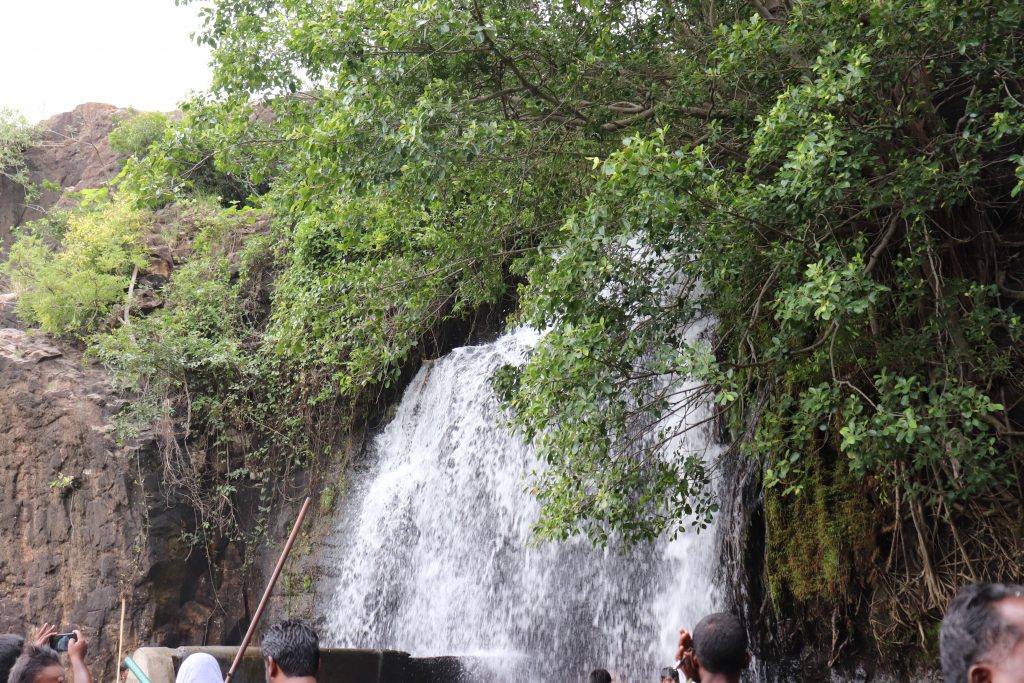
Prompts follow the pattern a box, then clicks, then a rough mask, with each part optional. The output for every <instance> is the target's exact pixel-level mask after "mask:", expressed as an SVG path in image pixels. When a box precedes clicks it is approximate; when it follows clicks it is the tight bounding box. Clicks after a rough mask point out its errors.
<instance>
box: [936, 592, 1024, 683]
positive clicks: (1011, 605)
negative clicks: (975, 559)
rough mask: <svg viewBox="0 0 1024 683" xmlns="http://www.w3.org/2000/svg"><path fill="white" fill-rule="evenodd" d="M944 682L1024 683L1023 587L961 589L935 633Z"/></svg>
mask: <svg viewBox="0 0 1024 683" xmlns="http://www.w3.org/2000/svg"><path fill="white" fill-rule="evenodd" d="M939 657H940V660H941V662H942V678H943V680H944V681H945V682H946V683H1024V586H1019V585H1013V584H1003V583H976V584H970V585H967V586H964V587H963V588H961V589H960V591H959V592H958V593H957V594H956V596H955V597H954V598H953V600H952V601H951V602H950V603H949V607H948V608H947V609H946V614H945V616H944V617H943V618H942V627H941V628H940V630H939Z"/></svg>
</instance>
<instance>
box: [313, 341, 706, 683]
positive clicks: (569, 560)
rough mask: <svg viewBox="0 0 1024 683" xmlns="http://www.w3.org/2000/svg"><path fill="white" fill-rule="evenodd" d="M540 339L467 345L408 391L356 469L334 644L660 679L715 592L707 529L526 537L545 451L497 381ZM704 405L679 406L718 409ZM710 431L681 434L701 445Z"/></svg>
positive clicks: (549, 672) (347, 509) (334, 607)
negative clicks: (650, 535)
mask: <svg viewBox="0 0 1024 683" xmlns="http://www.w3.org/2000/svg"><path fill="white" fill-rule="evenodd" d="M536 340H537V334H536V333H535V332H531V331H528V330H522V331H518V332H514V333H511V334H507V335H505V336H503V337H502V338H500V339H498V340H497V341H496V342H494V343H491V344H486V345H482V346H472V347H464V348H460V349H456V350H455V351H453V352H451V353H450V354H448V355H447V356H445V357H444V358H442V359H440V360H438V361H436V362H434V363H432V364H428V365H425V366H424V367H423V368H422V369H421V370H420V372H419V374H418V375H417V376H416V378H415V379H414V380H413V382H412V384H411V385H410V386H409V388H408V389H407V390H406V393H405V396H404V398H403V399H402V401H401V404H400V405H399V406H398V410H397V413H396V415H395V417H394V419H393V421H392V422H391V423H390V425H389V426H388V427H387V428H386V429H385V430H384V432H383V433H382V434H381V435H380V436H378V437H377V438H376V439H375V441H374V443H373V445H372V448H371V452H370V453H369V454H368V457H367V458H366V459H365V461H364V463H363V465H362V468H361V469H360V470H358V471H356V472H354V473H353V474H352V479H351V485H350V488H349V492H348V497H347V503H346V505H345V506H344V507H343V509H342V512H341V520H342V521H341V522H340V526H339V528H338V531H337V534H336V538H337V539H338V541H337V549H336V558H335V560H334V570H335V571H336V574H335V575H334V576H333V577H332V578H331V580H333V581H335V582H336V583H335V585H336V589H335V591H334V594H333V597H332V599H331V600H330V601H329V604H326V605H325V606H324V621H325V623H326V625H327V633H325V634H324V636H325V640H326V641H328V642H329V643H330V644H332V645H335V646H339V647H362V648H367V647H370V648H393V649H400V650H405V651H408V652H410V653H412V654H413V655H416V656H431V655H461V656H471V657H478V658H480V660H479V661H483V662H489V663H490V664H491V665H493V667H492V673H491V674H490V675H489V676H488V679H489V680H507V681H513V680H515V681H574V680H584V679H585V677H586V675H587V673H589V671H590V670H591V669H593V668H598V667H600V668H606V669H609V670H610V671H613V672H618V673H619V674H620V680H623V681H653V680H657V673H658V669H659V668H660V667H662V666H665V665H668V664H671V661H670V660H671V657H672V655H673V653H674V650H675V648H674V644H675V640H676V637H677V635H678V634H677V630H676V629H677V628H678V627H679V626H682V625H685V626H689V627H691V628H692V625H693V624H694V623H695V622H696V621H697V620H698V619H699V618H700V617H701V616H702V615H703V614H705V613H707V612H708V611H711V610H712V609H714V608H715V607H716V605H717V603H718V598H717V593H716V590H715V588H714V586H713V585H712V579H711V577H712V576H713V574H714V565H715V563H716V561H717V557H716V551H717V548H716V543H715V534H714V533H712V530H711V529H706V530H704V531H702V532H701V533H700V534H697V533H695V532H689V531H688V532H687V533H683V534H680V536H679V537H678V538H677V539H676V540H675V541H672V542H665V541H663V542H658V543H654V544H650V545H648V546H645V547H640V548H635V549H634V550H633V551H631V552H630V553H629V554H626V555H624V554H622V553H621V552H619V551H617V550H614V549H609V550H598V549H594V548H593V547H591V546H590V545H589V544H588V543H587V542H586V541H583V540H580V541H571V542H568V543H563V544H543V545H540V546H531V545H529V543H530V540H531V536H530V526H531V524H532V523H533V522H534V521H535V520H536V519H537V516H538V504H537V502H536V501H535V500H534V499H533V498H532V497H531V496H530V495H529V493H528V492H527V491H526V487H527V484H528V482H529V477H530V473H531V471H533V470H535V469H536V468H538V467H539V466H540V463H539V462H538V460H537V459H536V457H535V455H534V454H533V452H532V450H531V449H530V448H529V447H527V446H525V445H524V444H523V443H522V441H521V439H520V438H519V437H518V436H517V435H515V434H513V433H510V432H509V431H508V430H507V429H506V428H504V427H502V426H500V424H499V420H500V414H499V408H498V405H497V400H496V398H495V396H494V392H493V389H492V387H491V383H490V382H491V377H492V376H493V374H494V371H495V370H496V369H497V368H498V367H500V366H501V365H503V364H505V363H521V362H522V361H523V359H524V354H525V353H526V351H527V350H528V349H529V348H530V347H531V346H532V345H533V344H535V343H536ZM697 412H702V414H695V413H694V412H690V414H689V415H687V416H686V417H684V418H682V419H685V420H686V421H687V422H690V423H692V424H697V423H698V422H699V421H701V420H703V419H704V418H706V417H707V412H706V411H701V410H698V411H697ZM700 431H701V430H693V431H691V432H687V433H686V434H684V435H683V436H682V437H680V439H682V440H692V441H693V442H694V443H693V444H690V445H692V447H693V448H692V449H691V450H699V451H704V450H706V448H707V442H708V438H707V436H706V434H703V435H699V434H698V433H697V432H700ZM697 442H700V443H697ZM687 445H688V444H687V443H678V444H676V446H682V447H684V448H686V447H687ZM332 574H334V572H332Z"/></svg>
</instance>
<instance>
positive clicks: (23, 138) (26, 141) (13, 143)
mask: <svg viewBox="0 0 1024 683" xmlns="http://www.w3.org/2000/svg"><path fill="white" fill-rule="evenodd" d="M38 140H39V131H38V129H37V128H36V127H35V126H33V125H31V124H30V123H29V122H28V119H26V118H25V117H24V116H23V115H21V114H19V113H18V112H16V111H14V110H12V109H6V108H5V109H0V176H2V177H4V178H7V179H8V180H10V181H12V182H14V183H16V184H18V185H21V186H22V187H24V188H26V190H29V189H31V188H30V182H29V177H28V168H27V167H26V166H25V156H24V154H25V150H26V148H28V147H30V146H32V145H33V144H35V143H36V142H38Z"/></svg>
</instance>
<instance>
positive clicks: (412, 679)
mask: <svg viewBox="0 0 1024 683" xmlns="http://www.w3.org/2000/svg"><path fill="white" fill-rule="evenodd" d="M195 652H206V653H208V654H211V655H213V656H214V657H215V658H216V659H217V662H218V663H219V664H220V669H221V673H223V674H227V671H228V669H229V668H231V662H232V661H233V660H234V658H235V653H236V652H238V648H237V647H178V648H168V647H142V648H139V649H138V650H136V651H135V653H134V654H132V659H134V660H135V663H136V664H138V665H139V667H140V668H141V669H142V670H143V671H144V672H145V673H146V675H147V676H149V678H150V680H151V681H152V683H174V678H175V676H176V674H177V671H178V669H179V668H180V667H181V663H182V662H183V661H184V660H185V658H186V657H188V656H189V655H190V654H193V653H195ZM320 657H321V660H320V675H319V677H318V678H319V681H320V683H458V682H460V681H463V680H464V679H465V675H464V673H465V671H464V667H463V666H462V662H460V660H459V659H458V658H457V657H430V658H415V657H411V656H410V655H409V654H408V653H406V652H398V651H396V650H338V649H326V650H321V651H320ZM128 679H129V682H130V683H138V681H137V680H136V679H135V677H134V676H131V675H129V677H128ZM265 680H266V672H265V670H264V666H263V657H262V656H260V650H259V648H257V647H250V648H248V649H247V650H246V652H245V656H244V657H243V658H242V661H241V663H240V664H239V666H238V671H237V672H235V677H234V679H233V683H263V682H264V681H265Z"/></svg>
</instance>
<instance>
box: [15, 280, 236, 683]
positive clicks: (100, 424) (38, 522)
mask: <svg viewBox="0 0 1024 683" xmlns="http://www.w3.org/2000/svg"><path fill="white" fill-rule="evenodd" d="M9 305H10V301H9V298H5V299H4V301H0V322H3V321H6V322H7V323H10V322H11V321H12V316H11V315H10V313H9V312H7V313H4V311H5V309H7V308H9ZM0 386H2V387H3V390H2V391H0V547H2V548H3V552H2V553H0V633H4V632H16V633H26V632H29V630H30V627H31V626H32V625H33V624H41V623H42V622H43V621H49V622H51V623H54V622H57V623H59V624H61V625H62V627H79V628H82V629H83V630H84V631H85V632H86V634H87V636H88V637H89V638H90V640H91V641H92V645H91V646H90V652H91V657H90V659H91V667H92V672H93V675H94V677H97V678H98V679H100V678H109V677H110V676H111V675H112V674H113V666H114V661H115V657H116V654H115V653H116V650H117V644H118V631H119V619H120V609H121V600H122V599H124V600H125V604H126V618H125V644H124V646H125V651H126V652H131V650H132V649H134V648H135V647H137V646H140V645H148V644H157V645H168V646H176V645H179V644H185V643H189V644H203V643H208V642H211V643H219V642H224V641H230V640H231V639H232V635H233V634H237V633H238V631H239V630H240V629H241V628H244V627H245V625H246V623H247V621H248V609H247V604H246V601H245V600H244V599H242V598H243V596H244V593H245V590H244V586H243V581H242V569H241V568H242V561H241V558H240V555H239V553H238V551H237V549H234V548H232V547H230V546H226V547H224V548H219V549H211V552H212V556H213V558H214V559H215V560H216V562H215V566H212V567H211V565H210V564H209V563H208V562H207V553H205V552H203V551H202V550H203V549H201V548H200V549H194V548H190V547H188V546H187V545H185V543H184V542H183V541H182V533H183V532H185V531H188V530H190V529H193V528H194V520H193V519H192V517H191V514H190V512H189V509H188V507H187V506H184V505H181V504H180V503H178V502H177V501H175V500H174V499H173V498H168V497H167V496H166V495H165V494H164V492H163V487H162V482H161V462H160V458H159V455H158V452H157V449H156V448H155V447H154V444H153V441H152V439H151V438H147V437H145V436H143V437H142V438H139V439H135V440H132V441H129V442H128V443H124V444H122V443H119V442H118V441H117V439H115V436H114V433H115V428H114V424H115V420H116V415H117V412H118V410H119V409H120V408H121V405H122V402H123V401H122V399H120V398H119V397H117V395H116V394H115V393H114V392H113V391H112V390H111V388H110V386H109V384H108V381H107V378H106V376H105V374H104V372H103V371H102V370H101V369H100V368H96V367H90V366H87V365H84V364H83V363H82V359H81V356H80V354H79V353H78V352H77V351H76V350H74V349H72V348H68V347H65V346H58V345H57V344H55V343H54V342H53V341H51V340H49V339H48V338H46V337H45V336H44V335H41V334H37V333H32V332H28V331H24V330H21V329H16V328H13V327H2V328H0ZM219 595H220V596H225V597H224V598H223V599H219ZM227 596H230V597H227ZM234 637H235V638H237V635H235V636H234ZM236 642H237V641H236Z"/></svg>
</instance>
